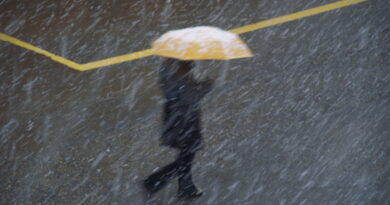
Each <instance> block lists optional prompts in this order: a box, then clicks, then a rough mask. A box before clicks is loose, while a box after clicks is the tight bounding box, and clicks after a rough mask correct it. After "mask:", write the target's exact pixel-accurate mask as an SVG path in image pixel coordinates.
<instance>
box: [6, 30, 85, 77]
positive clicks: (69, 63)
mask: <svg viewBox="0 0 390 205" xmlns="http://www.w3.org/2000/svg"><path fill="white" fill-rule="evenodd" d="M0 40H2V41H6V42H9V43H12V44H14V45H17V46H20V47H22V48H25V49H27V50H31V51H34V52H36V53H39V54H42V55H44V56H47V57H49V58H51V59H52V60H53V61H56V62H58V63H61V64H63V65H66V66H68V67H70V68H73V69H75V70H79V71H82V68H81V65H80V64H78V63H76V62H73V61H71V60H68V59H65V58H62V57H60V56H57V55H54V54H52V53H50V52H48V51H45V50H43V49H41V48H38V47H35V46H33V45H31V44H29V43H26V42H23V41H21V40H19V39H16V38H14V37H12V36H9V35H6V34H3V33H0Z"/></svg>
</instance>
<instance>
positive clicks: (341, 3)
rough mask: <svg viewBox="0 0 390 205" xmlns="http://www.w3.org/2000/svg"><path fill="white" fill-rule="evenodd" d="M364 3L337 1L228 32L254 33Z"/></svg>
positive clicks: (352, 0) (355, 0)
mask: <svg viewBox="0 0 390 205" xmlns="http://www.w3.org/2000/svg"><path fill="white" fill-rule="evenodd" d="M364 1H367V0H343V1H338V2H335V3H330V4H326V5H323V6H319V7H315V8H311V9H307V10H303V11H299V12H296V13H292V14H289V15H286V16H280V17H276V18H272V19H268V20H264V21H259V22H257V23H254V24H249V25H246V26H242V27H239V28H235V29H232V30H230V32H233V33H236V34H243V33H247V32H251V31H254V30H258V29H262V28H265V27H269V26H273V25H276V24H281V23H285V22H289V21H294V20H297V19H301V18H304V17H308V16H313V15H316V14H320V13H324V12H327V11H331V10H335V9H338V8H342V7H346V6H350V5H353V4H358V3H361V2H364Z"/></svg>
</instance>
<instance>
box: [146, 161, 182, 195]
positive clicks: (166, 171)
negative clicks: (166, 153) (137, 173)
mask: <svg viewBox="0 0 390 205" xmlns="http://www.w3.org/2000/svg"><path fill="white" fill-rule="evenodd" d="M177 161H178V160H176V161H174V162H172V163H170V164H168V165H167V166H165V167H163V168H162V169H161V170H159V171H157V172H156V173H153V174H152V175H150V176H149V177H148V178H147V179H146V180H144V186H145V188H146V189H147V190H148V191H149V192H151V193H155V192H157V191H158V190H160V189H161V188H162V187H164V185H165V184H166V183H167V182H168V181H169V180H171V179H173V178H175V177H176V176H177V172H178V168H179V163H178V162H177Z"/></svg>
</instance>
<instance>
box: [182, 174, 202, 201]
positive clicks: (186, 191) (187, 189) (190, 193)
mask: <svg viewBox="0 0 390 205" xmlns="http://www.w3.org/2000/svg"><path fill="white" fill-rule="evenodd" d="M202 194H203V192H202V191H201V190H199V189H198V188H196V186H195V185H194V184H193V182H192V178H191V174H190V173H188V174H186V175H184V176H181V177H179V190H178V194H177V196H178V198H180V199H193V198H198V197H200V196H202Z"/></svg>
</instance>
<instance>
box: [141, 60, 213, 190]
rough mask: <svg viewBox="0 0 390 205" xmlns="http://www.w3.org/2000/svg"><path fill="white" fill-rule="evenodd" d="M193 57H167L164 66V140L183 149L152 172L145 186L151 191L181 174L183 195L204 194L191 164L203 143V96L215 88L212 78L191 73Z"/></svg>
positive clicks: (163, 143)
mask: <svg viewBox="0 0 390 205" xmlns="http://www.w3.org/2000/svg"><path fill="white" fill-rule="evenodd" d="M193 67H194V62H193V61H180V60H175V59H170V58H169V59H167V60H165V62H164V63H163V65H162V67H161V68H160V87H161V90H162V92H163V95H164V96H165V98H166V102H165V104H164V116H163V130H162V135H161V144H162V145H165V146H170V147H172V148H176V149H178V150H179V155H178V157H177V159H176V160H175V161H174V162H172V163H171V164H168V165H167V166H165V167H163V168H162V169H160V170H159V171H157V172H156V173H153V174H152V175H150V176H149V177H148V178H147V179H146V180H145V181H144V186H145V188H146V189H147V190H148V191H149V192H150V193H155V192H157V191H158V190H160V189H161V188H162V187H163V186H164V185H165V184H166V183H167V182H168V181H170V180H171V179H174V178H176V177H178V181H179V184H178V185H179V186H178V187H179V190H178V197H179V198H194V197H199V196H201V195H202V192H201V191H199V190H198V189H197V188H196V186H195V185H194V184H193V182H192V176H191V165H192V161H193V160H194V157H195V153H196V152H197V151H198V150H199V149H201V147H202V143H201V141H202V135H201V125H200V118H201V116H200V107H199V103H200V100H201V99H202V98H203V96H205V95H206V94H207V93H208V92H209V91H210V89H211V86H212V82H211V81H210V80H206V81H204V82H197V81H195V79H194V78H193V76H192V75H191V74H190V71H191V69H192V68H193Z"/></svg>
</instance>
